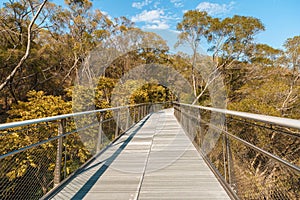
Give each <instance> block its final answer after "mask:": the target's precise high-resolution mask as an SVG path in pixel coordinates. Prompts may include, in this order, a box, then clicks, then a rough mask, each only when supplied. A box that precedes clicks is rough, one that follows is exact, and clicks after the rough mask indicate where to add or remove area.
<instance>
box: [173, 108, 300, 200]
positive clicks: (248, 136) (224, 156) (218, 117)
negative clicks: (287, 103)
mask: <svg viewBox="0 0 300 200" xmlns="http://www.w3.org/2000/svg"><path fill="white" fill-rule="evenodd" d="M174 112H175V116H176V118H177V119H178V121H179V122H180V123H181V125H182V127H183V128H184V130H185V131H186V133H187V135H188V136H189V137H190V138H191V139H192V141H193V143H194V145H195V146H196V147H197V148H198V150H199V152H200V153H201V154H202V155H203V157H204V159H205V160H206V162H207V163H208V165H209V166H210V168H211V169H212V171H213V172H214V173H215V175H216V176H217V177H218V179H219V180H220V182H221V183H222V184H223V186H224V187H225V189H226V190H227V192H228V193H229V194H230V196H231V197H232V198H233V199H280V200H282V199H287V200H290V199H295V200H296V199H300V121H299V120H294V119H287V118H279V117H271V116H265V115H258V114H252V113H244V112H236V111H230V110H224V109H216V108H209V107H202V106H193V105H188V104H180V103H174Z"/></svg>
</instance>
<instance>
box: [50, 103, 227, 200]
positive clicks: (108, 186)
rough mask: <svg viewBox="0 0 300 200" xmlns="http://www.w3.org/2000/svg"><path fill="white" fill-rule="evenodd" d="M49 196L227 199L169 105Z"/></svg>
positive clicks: (134, 128)
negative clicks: (168, 107)
mask: <svg viewBox="0 0 300 200" xmlns="http://www.w3.org/2000/svg"><path fill="white" fill-rule="evenodd" d="M52 199H127V200H130V199H132V200H133V199H230V198H229V197H228V195H227V193H226V192H225V190H224V189H223V188H222V186H221V185H220V183H219V182H218V180H217V179H216V178H215V176H214V174H213V173H212V172H211V171H210V169H209V167H208V166H207V165H206V163H205V162H204V161H203V159H202V158H201V156H200V155H199V153H198V152H197V150H196V149H195V147H194V146H193V145H192V143H191V141H190V140H189V138H188V137H187V136H186V135H185V133H184V131H183V129H182V128H181V127H180V125H179V123H178V122H177V120H176V119H175V117H174V116H173V109H167V110H163V111H160V112H158V113H154V114H152V115H149V116H147V117H146V118H145V119H143V120H142V121H141V122H139V123H138V124H137V125H136V126H134V127H133V128H131V129H130V130H129V131H128V132H127V133H126V134H124V135H123V136H122V137H121V138H120V139H119V140H117V141H116V142H115V143H114V144H113V145H111V147H109V148H108V149H107V150H106V151H104V152H103V153H102V154H100V155H99V156H98V157H97V158H96V159H95V160H94V161H93V162H91V163H90V164H89V165H88V166H86V167H85V168H83V169H82V170H81V171H80V172H78V173H77V174H76V175H75V176H73V177H72V179H71V180H70V181H69V182H68V183H66V184H65V185H64V186H63V187H62V189H61V190H60V191H59V192H58V193H56V194H55V195H54V196H53V197H52Z"/></svg>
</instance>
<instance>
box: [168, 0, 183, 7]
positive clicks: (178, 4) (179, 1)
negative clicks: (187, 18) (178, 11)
mask: <svg viewBox="0 0 300 200" xmlns="http://www.w3.org/2000/svg"><path fill="white" fill-rule="evenodd" d="M170 2H171V3H172V4H174V6H175V7H176V8H182V7H183V6H184V5H183V3H182V0H170Z"/></svg>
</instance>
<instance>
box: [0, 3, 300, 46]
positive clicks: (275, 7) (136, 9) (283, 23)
mask: <svg viewBox="0 0 300 200" xmlns="http://www.w3.org/2000/svg"><path fill="white" fill-rule="evenodd" d="M52 1H54V2H55V3H58V4H63V0H52ZM0 2H1V3H3V2H5V0H0ZM92 2H93V7H94V8H98V9H100V10H101V11H103V12H105V13H106V14H107V15H108V16H110V17H112V18H114V17H120V16H126V17H127V18H128V19H130V20H132V21H134V22H135V24H136V25H137V26H138V27H140V28H142V29H144V30H147V31H153V32H155V33H158V34H159V35H161V36H162V37H163V38H164V39H165V40H167V41H168V44H169V46H170V47H171V50H174V49H173V45H174V43H175V42H176V38H177V35H176V32H175V30H176V24H177V23H178V22H179V21H180V20H181V19H182V16H183V13H184V12H185V11H186V10H193V9H199V10H205V11H207V12H208V13H209V14H210V15H211V16H213V17H220V18H225V17H231V16H233V15H244V16H253V17H256V18H259V19H260V20H261V21H262V23H263V24H264V25H265V27H266V31H264V32H261V33H259V34H258V35H257V37H256V42H258V43H265V44H268V45H270V46H273V47H274V48H282V44H283V43H284V41H285V40H286V39H287V38H290V37H293V36H296V35H300V25H299V24H300V23H299V21H300V0H93V1H92ZM174 51H175V50H174Z"/></svg>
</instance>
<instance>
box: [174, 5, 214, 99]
mask: <svg viewBox="0 0 300 200" xmlns="http://www.w3.org/2000/svg"><path fill="white" fill-rule="evenodd" d="M211 20H212V18H211V16H209V15H208V14H207V12H205V11H198V10H190V11H187V12H186V13H184V15H183V19H182V21H181V22H180V23H178V24H177V30H178V31H180V32H181V33H180V34H179V36H178V42H177V43H176V45H175V46H179V45H180V44H184V43H187V44H188V45H189V46H190V47H191V49H192V52H193V55H192V74H191V76H192V84H193V91H194V95H195V96H197V83H196V76H195V67H196V57H197V54H198V52H199V47H200V44H201V43H200V42H201V39H203V38H205V37H206V36H207V35H208V34H209V30H210V25H211Z"/></svg>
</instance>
